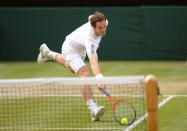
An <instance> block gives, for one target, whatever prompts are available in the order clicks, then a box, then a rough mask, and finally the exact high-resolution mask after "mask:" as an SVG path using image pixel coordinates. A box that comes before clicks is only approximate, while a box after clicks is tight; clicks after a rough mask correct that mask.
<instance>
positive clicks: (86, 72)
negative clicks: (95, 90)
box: [78, 65, 90, 77]
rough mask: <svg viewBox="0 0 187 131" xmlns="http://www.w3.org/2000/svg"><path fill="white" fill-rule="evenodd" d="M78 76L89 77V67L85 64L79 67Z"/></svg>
mask: <svg viewBox="0 0 187 131" xmlns="http://www.w3.org/2000/svg"><path fill="white" fill-rule="evenodd" d="M78 76H79V77H89V76H90V71H89V69H88V67H87V66H86V65H85V66H83V67H81V68H80V69H79V70H78Z"/></svg>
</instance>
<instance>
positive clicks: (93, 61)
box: [88, 54, 101, 77]
mask: <svg viewBox="0 0 187 131" xmlns="http://www.w3.org/2000/svg"><path fill="white" fill-rule="evenodd" d="M88 58H89V61H90V66H91V69H92V72H93V74H94V75H95V76H96V77H99V76H100V77H101V70H100V66H99V63H98V57H97V54H89V55H88Z"/></svg>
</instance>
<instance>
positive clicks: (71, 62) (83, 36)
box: [37, 12, 108, 121]
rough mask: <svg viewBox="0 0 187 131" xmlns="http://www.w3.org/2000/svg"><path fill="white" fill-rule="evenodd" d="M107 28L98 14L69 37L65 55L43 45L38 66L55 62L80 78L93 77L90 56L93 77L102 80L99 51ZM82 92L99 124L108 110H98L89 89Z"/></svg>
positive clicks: (65, 44) (90, 17) (101, 87)
mask: <svg viewBox="0 0 187 131" xmlns="http://www.w3.org/2000/svg"><path fill="white" fill-rule="evenodd" d="M107 25H108V21H107V19H106V17H105V16H104V15H103V14H102V13H100V12H96V13H94V14H93V15H90V16H89V18H88V22H87V23H86V24H84V25H82V26H80V27H79V28H77V29H76V30H75V31H73V32H72V33H71V34H69V35H68V36H66V39H65V41H64V43H63V45H62V54H60V53H56V52H54V51H51V50H50V49H49V48H48V47H47V45H46V44H42V45H41V46H40V53H39V55H38V59H37V62H38V63H39V64H41V63H44V62H45V61H47V60H55V61H57V62H58V63H59V64H61V65H62V66H64V67H65V68H67V69H68V70H70V71H71V72H73V73H77V74H78V76H79V77H90V71H89V69H88V67H87V65H86V64H85V63H84V59H85V57H86V54H87V55H88V58H89V61H90V66H91V69H92V72H93V74H94V75H95V76H96V78H103V75H102V73H101V70H100V66H99V64H98V56H97V53H96V51H97V48H98V46H99V43H100V41H101V38H102V36H104V35H105V33H106V28H107ZM98 89H99V90H100V91H101V92H103V90H104V86H102V85H100V86H98ZM81 91H82V94H83V96H84V98H85V100H86V102H87V106H88V109H89V110H90V112H91V116H92V121H98V120H100V117H101V116H102V115H103V114H104V111H105V107H104V106H98V105H97V104H96V103H95V102H94V101H93V94H92V91H91V88H90V86H82V87H81Z"/></svg>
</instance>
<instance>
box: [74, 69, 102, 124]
mask: <svg viewBox="0 0 187 131" xmlns="http://www.w3.org/2000/svg"><path fill="white" fill-rule="evenodd" d="M77 74H78V76H79V77H90V71H89V69H88V67H87V66H86V65H84V66H82V67H81V68H80V69H79V70H78V72H77ZM81 91H82V94H83V96H84V98H85V100H86V102H87V106H88V109H89V110H90V111H91V116H92V120H93V121H98V120H99V119H100V117H101V116H102V115H103V114H104V111H105V107H103V106H99V107H98V106H97V104H96V103H95V102H94V100H93V93H92V90H91V88H90V86H81Z"/></svg>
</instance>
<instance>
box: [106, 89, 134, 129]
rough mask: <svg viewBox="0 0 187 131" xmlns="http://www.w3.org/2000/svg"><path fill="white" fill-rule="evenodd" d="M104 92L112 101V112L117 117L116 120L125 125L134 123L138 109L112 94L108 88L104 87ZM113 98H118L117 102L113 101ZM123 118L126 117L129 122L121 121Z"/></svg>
mask: <svg viewBox="0 0 187 131" xmlns="http://www.w3.org/2000/svg"><path fill="white" fill-rule="evenodd" d="M104 93H105V95H106V96H107V97H108V98H109V100H110V102H111V106H112V113H113V116H114V118H115V121H117V122H118V123H119V124H121V125H124V126H125V125H130V124H132V123H133V122H134V121H135V119H136V110H135V108H134V107H133V105H132V104H131V103H129V102H127V101H125V100H119V99H117V98H114V97H112V96H110V94H109V93H108V92H107V91H106V89H104ZM112 99H113V100H116V102H115V103H113V102H112ZM123 118H126V119H127V122H125V123H123V122H121V120H122V119H123Z"/></svg>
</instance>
